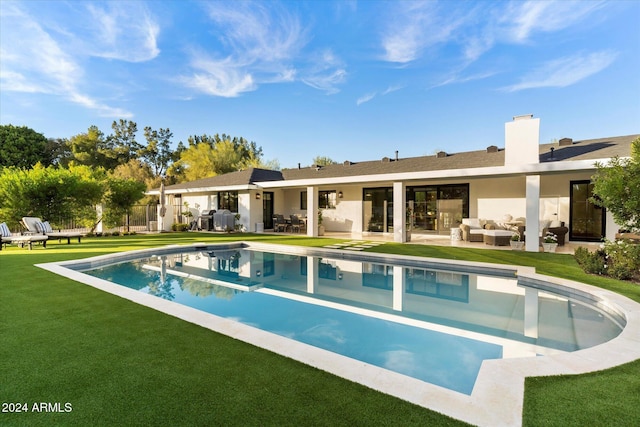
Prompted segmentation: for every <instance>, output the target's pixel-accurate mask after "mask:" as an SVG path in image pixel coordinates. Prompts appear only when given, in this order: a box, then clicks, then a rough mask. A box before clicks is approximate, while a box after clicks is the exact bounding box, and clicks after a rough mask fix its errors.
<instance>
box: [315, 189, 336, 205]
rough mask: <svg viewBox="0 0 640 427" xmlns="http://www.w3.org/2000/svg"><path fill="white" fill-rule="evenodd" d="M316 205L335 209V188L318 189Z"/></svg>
mask: <svg viewBox="0 0 640 427" xmlns="http://www.w3.org/2000/svg"><path fill="white" fill-rule="evenodd" d="M318 207H319V208H320V209H335V207H336V190H331V191H319V192H318Z"/></svg>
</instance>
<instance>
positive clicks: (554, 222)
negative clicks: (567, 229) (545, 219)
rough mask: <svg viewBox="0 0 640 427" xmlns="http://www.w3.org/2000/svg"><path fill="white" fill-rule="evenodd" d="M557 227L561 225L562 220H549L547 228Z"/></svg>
mask: <svg viewBox="0 0 640 427" xmlns="http://www.w3.org/2000/svg"><path fill="white" fill-rule="evenodd" d="M558 227H562V222H560V221H551V224H549V228H558Z"/></svg>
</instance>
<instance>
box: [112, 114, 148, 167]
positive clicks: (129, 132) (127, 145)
mask: <svg viewBox="0 0 640 427" xmlns="http://www.w3.org/2000/svg"><path fill="white" fill-rule="evenodd" d="M111 129H113V134H111V135H109V136H108V137H107V140H106V150H107V152H106V153H105V154H107V156H108V157H110V158H111V159H112V160H113V163H114V167H115V166H116V165H123V164H125V163H127V162H128V161H129V160H131V159H135V158H137V157H138V153H139V152H140V150H142V145H140V144H139V143H138V142H137V141H136V133H137V132H138V124H137V123H136V122H134V121H131V120H123V119H120V120H119V121H117V122H116V121H115V120H114V121H113V123H112V124H111Z"/></svg>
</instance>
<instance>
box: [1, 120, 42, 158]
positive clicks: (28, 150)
mask: <svg viewBox="0 0 640 427" xmlns="http://www.w3.org/2000/svg"><path fill="white" fill-rule="evenodd" d="M51 160H52V159H51V156H50V154H49V152H48V151H47V138H45V137H44V135H42V134H41V133H38V132H36V131H35V130H33V129H31V128H28V127H26V126H20V127H19V126H14V125H1V126H0V167H2V166H16V167H19V168H30V167H32V166H33V165H35V164H36V163H38V162H40V163H42V164H43V165H45V166H48V165H50V164H51Z"/></svg>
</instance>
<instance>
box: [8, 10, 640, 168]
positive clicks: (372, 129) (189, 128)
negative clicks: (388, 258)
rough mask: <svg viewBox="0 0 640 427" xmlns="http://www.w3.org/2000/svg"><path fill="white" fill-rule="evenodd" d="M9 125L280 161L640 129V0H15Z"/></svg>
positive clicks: (428, 151) (380, 154)
mask: <svg viewBox="0 0 640 427" xmlns="http://www.w3.org/2000/svg"><path fill="white" fill-rule="evenodd" d="M0 8H1V22H0V32H1V33H0V43H1V50H0V123H2V124H9V123H10V124H14V125H19V126H22V125H25V126H28V127H31V128H33V129H35V130H36V131H38V132H41V133H43V134H44V135H45V136H47V137H67V138H68V137H70V136H72V135H75V134H78V133H81V132H85V131H86V130H87V128H88V127H89V126H91V125H96V126H98V127H99V128H100V129H101V130H102V131H103V132H104V133H105V134H109V133H111V122H112V121H113V120H117V119H120V118H124V119H129V120H133V121H135V122H136V123H137V124H138V128H139V129H140V132H139V134H138V140H140V141H144V136H143V134H142V129H143V128H144V127H145V126H151V127H153V128H155V129H157V128H160V127H163V128H166V127H168V128H170V129H171V130H172V131H173V134H174V143H175V144H177V142H178V141H180V140H182V141H185V142H186V139H187V137H188V136H189V135H194V134H198V135H201V134H204V133H206V134H210V135H213V134H215V133H220V134H222V133H226V134H228V135H232V136H243V137H245V138H246V139H248V140H250V141H255V142H256V143H257V144H258V145H259V146H262V148H263V151H264V159H265V160H274V159H275V160H278V161H279V163H280V165H281V166H282V167H283V168H284V167H296V166H297V164H298V162H300V163H302V164H303V165H308V164H310V163H311V161H312V159H313V158H314V157H315V156H318V155H321V156H328V157H330V158H332V159H333V160H336V161H339V162H342V161H344V160H351V161H357V160H370V159H377V158H382V157H384V156H389V157H391V156H393V155H394V152H395V150H399V153H400V157H410V156H420V155H429V154H433V153H435V152H436V151H439V150H445V151H447V152H459V151H468V150H481V149H484V148H485V147H486V146H488V145H494V144H495V145H498V146H500V147H503V146H504V123H505V122H507V121H510V120H511V118H512V117H513V116H515V115H521V114H534V116H535V117H540V118H541V143H544V142H549V141H551V140H552V139H554V138H558V139H559V138H563V137H572V138H574V139H588V138H599V137H607V136H618V135H628V134H633V133H640V72H638V70H640V26H639V25H638V22H640V1H633V0H630V1H609V2H606V1H579V2H572V1H532V2H528V1H513V2H511V1H442V2H437V1H427V2H418V1H393V2H387V1H323V0H314V1H283V2H277V1H275V0H274V1H262V2H240V1H202V2H182V1H149V2H143V1H132V2H128V1H111V2H97V1H95V2H83V1H53V2H45V1H22V2H18V1H15V2H14V1H5V0H2V2H0Z"/></svg>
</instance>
